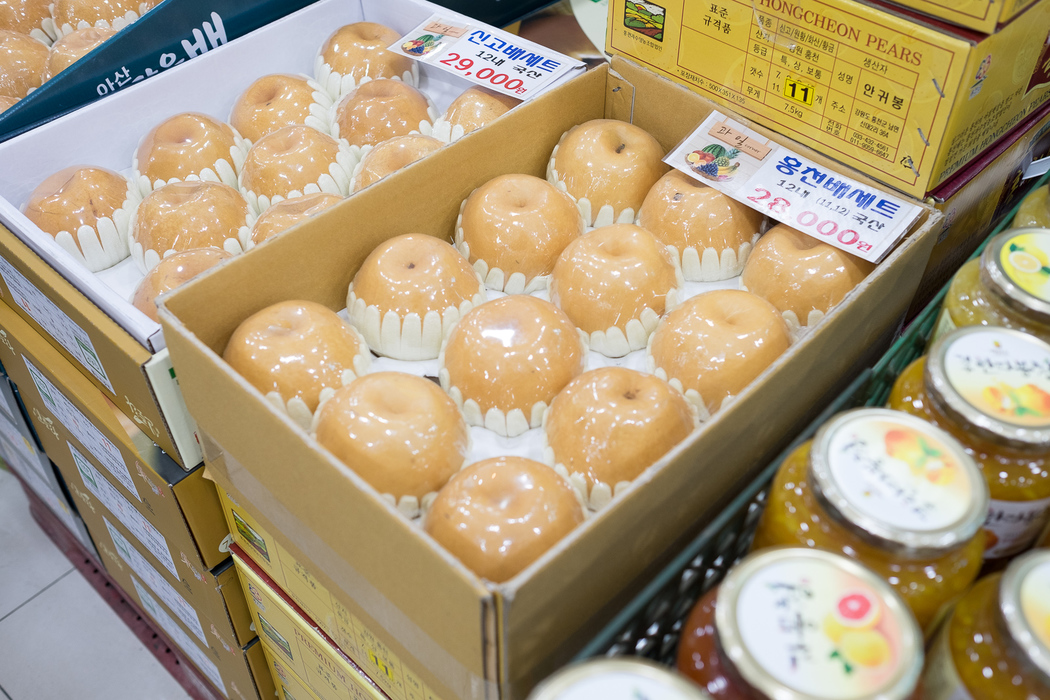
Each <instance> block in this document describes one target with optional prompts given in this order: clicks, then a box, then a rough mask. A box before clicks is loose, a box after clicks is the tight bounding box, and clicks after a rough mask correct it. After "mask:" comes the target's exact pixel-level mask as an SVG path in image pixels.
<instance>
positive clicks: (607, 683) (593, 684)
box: [556, 668, 700, 700]
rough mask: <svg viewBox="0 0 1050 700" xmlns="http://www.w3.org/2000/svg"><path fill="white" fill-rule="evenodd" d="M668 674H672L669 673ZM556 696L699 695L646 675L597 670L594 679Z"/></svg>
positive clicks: (674, 698) (675, 698) (571, 699)
mask: <svg viewBox="0 0 1050 700" xmlns="http://www.w3.org/2000/svg"><path fill="white" fill-rule="evenodd" d="M667 675H668V676H670V675H671V673H670V671H668V673H667ZM556 697H557V700H591V699H592V698H602V699H603V700H639V699H641V700H645V699H646V698H650V699H651V700H657V698H660V699H661V700H662V699H663V698H666V699H667V700H696V699H697V698H698V697H700V692H699V691H697V693H696V695H691V694H687V693H686V692H685V691H684V690H681V689H679V688H677V687H675V686H674V685H672V683H661V682H660V681H659V680H657V679H656V678H652V677H650V676H648V675H646V676H643V675H641V674H639V673H630V672H628V671H620V670H617V671H604V672H599V671H598V670H597V668H596V669H595V674H594V675H593V676H587V677H585V678H581V679H580V680H578V681H576V682H574V683H573V684H572V685H570V686H568V687H566V688H563V689H562V690H560V691H559V692H558V694H557V696H556Z"/></svg>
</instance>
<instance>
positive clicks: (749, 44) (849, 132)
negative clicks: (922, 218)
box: [609, 0, 969, 185]
mask: <svg viewBox="0 0 1050 700" xmlns="http://www.w3.org/2000/svg"><path fill="white" fill-rule="evenodd" d="M664 5H666V7H663V6H664ZM643 6H644V7H645V8H646V10H647V11H648V12H650V14H653V13H655V14H657V15H661V17H660V18H659V20H658V21H659V23H660V24H661V25H666V32H665V33H664V34H663V38H662V39H661V40H660V42H658V43H659V46H658V47H654V46H653V45H652V44H653V43H654V42H653V41H652V39H651V38H648V37H643V36H641V35H640V34H639V30H638V29H636V28H634V27H632V26H631V25H629V24H627V23H625V22H624V21H623V19H622V18H621V17H620V14H621V13H622V12H623V11H624V10H625V9H626V10H628V11H629V9H630V8H631V7H635V8H638V7H643ZM611 7H612V8H613V9H611V10H610V12H611V15H610V30H609V45H610V48H611V49H613V50H614V51H615V52H616V53H621V54H624V55H628V56H631V57H632V58H634V59H635V60H638V61H640V62H641V63H643V64H644V65H648V66H650V67H653V68H656V69H658V70H659V71H661V72H665V73H666V74H668V75H670V76H671V77H673V78H675V79H677V80H679V81H680V82H683V83H686V84H687V85H689V86H690V87H692V88H693V89H695V90H696V91H698V92H700V93H701V94H707V95H708V96H710V97H713V98H715V99H718V100H720V101H722V102H726V103H729V104H730V105H731V106H732V107H733V108H734V109H737V110H739V111H741V112H743V113H745V114H747V113H751V114H757V115H761V116H762V117H763V121H764V122H766V123H767V124H768V125H769V126H771V127H772V128H773V129H775V130H777V131H779V132H781V133H783V134H786V135H790V136H793V137H795V138H799V139H801V140H804V141H806V140H808V142H809V143H814V142H817V143H819V144H821V148H822V150H823V151H824V152H825V153H827V154H828V155H830V156H832V157H835V158H839V159H843V158H845V159H847V162H854V161H855V160H861V161H863V162H864V163H866V164H867V166H868V167H867V171H868V172H871V173H873V174H875V175H877V176H878V177H880V178H882V179H883V180H885V181H887V182H891V183H897V184H898V185H910V184H914V183H916V182H917V181H919V180H920V179H921V177H920V175H919V173H924V174H926V175H927V176H928V175H929V173H930V171H931V170H932V168H933V165H934V164H933V158H934V157H935V156H936V154H937V149H938V146H939V145H940V144H939V142H938V141H937V137H936V136H934V135H937V134H942V133H943V131H944V126H945V124H946V123H947V120H948V117H949V112H950V109H948V108H949V107H950V106H951V104H952V103H953V102H954V99H955V93H956V92H957V89H958V84H959V82H960V77H961V73H962V70H963V67H964V65H965V63H966V56H967V54H968V52H969V46H968V45H967V44H966V43H964V42H962V41H959V40H952V39H948V38H947V37H945V36H943V35H939V34H937V33H935V32H933V31H931V30H928V29H923V28H919V27H916V26H914V25H906V24H905V23H904V22H903V21H902V20H900V19H897V18H894V17H892V16H890V15H886V14H881V13H878V12H876V11H874V10H871V9H870V8H866V7H865V6H863V5H857V4H854V3H850V4H848V5H846V4H845V3H840V2H836V1H835V0H827V1H825V0H754V3H752V1H751V0H714V1H711V0H705V1H704V2H692V1H689V2H685V0H667V2H666V3H664V2H661V3H659V4H653V3H638V4H635V3H633V2H630V0H613V1H612V3H611ZM652 21H657V20H656V19H654V20H652ZM938 107H940V108H938ZM849 158H853V159H854V161H850V160H849Z"/></svg>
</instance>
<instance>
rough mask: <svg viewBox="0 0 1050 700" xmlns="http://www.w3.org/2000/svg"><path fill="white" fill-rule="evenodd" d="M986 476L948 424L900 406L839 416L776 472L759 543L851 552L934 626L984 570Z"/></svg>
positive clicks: (759, 546)
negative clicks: (943, 426) (928, 419)
mask: <svg viewBox="0 0 1050 700" xmlns="http://www.w3.org/2000/svg"><path fill="white" fill-rule="evenodd" d="M987 512H988V486H987V484H986V483H985V479H984V476H983V475H982V474H981V472H980V470H979V469H978V468H977V465H976V464H974V462H973V460H972V459H971V458H970V457H969V455H967V454H966V451H965V450H964V449H963V447H962V446H961V445H960V444H959V443H958V442H957V441H956V440H955V439H954V438H953V437H952V436H951V435H949V434H948V433H946V432H944V431H943V430H940V429H939V428H937V427H935V426H934V425H932V424H931V423H929V422H926V421H923V420H921V419H919V418H917V417H915V416H913V415H911V414H908V413H903V412H901V411H890V410H887V409H884V408H860V409H856V410H853V411H847V412H845V413H840V414H839V415H837V416H835V417H834V418H832V419H831V420H829V421H828V422H827V423H825V424H824V425H823V426H822V427H821V428H820V430H818V431H817V434H816V436H815V437H814V438H813V440H812V441H810V442H807V443H805V444H803V445H800V446H799V447H798V448H797V449H796V450H795V451H794V452H792V453H791V454H790V455H789V456H788V457H787V459H786V460H785V461H784V463H783V465H781V467H780V469H779V470H778V472H777V474H776V477H775V478H774V479H773V485H772V487H771V488H770V492H769V498H768V500H767V503H766V508H765V511H764V512H763V514H762V518H761V520H759V523H758V528H757V530H756V532H755V540H754V544H753V546H752V550H753V551H754V550H758V549H762V548H765V547H770V546H774V545H794V546H804V547H816V548H818V549H825V550H828V551H832V552H837V553H839V554H844V555H846V556H848V557H852V558H854V559H857V560H858V561H860V562H862V563H863V564H865V565H866V566H868V567H869V568H870V569H871V570H872V571H874V572H875V573H877V574H878V575H879V576H881V577H882V578H883V579H884V580H885V581H886V582H887V583H889V584H890V585H891V586H893V588H894V589H895V590H896V591H897V593H898V594H899V595H900V596H901V598H902V599H903V600H904V602H905V603H906V604H907V605H908V607H909V608H910V609H911V611H912V613H913V614H914V615H915V618H916V620H917V621H918V622H919V625H920V626H921V627H922V628H923V629H924V630H925V631H926V632H927V633H928V634H929V633H931V632H932V631H933V628H934V626H935V625H936V623H937V621H938V620H940V619H941V617H942V613H943V612H944V611H945V610H946V609H947V607H948V606H949V605H950V604H951V603H952V602H954V601H955V600H957V599H958V598H959V596H961V595H962V594H963V593H964V592H965V591H966V590H967V589H968V588H969V587H970V584H972V583H973V581H974V579H976V578H977V574H978V572H979V571H980V569H981V564H982V555H983V554H984V535H983V533H982V532H981V525H982V524H983V523H984V520H985V516H986V515H987Z"/></svg>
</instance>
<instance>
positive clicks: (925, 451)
mask: <svg viewBox="0 0 1050 700" xmlns="http://www.w3.org/2000/svg"><path fill="white" fill-rule="evenodd" d="M885 445H886V454H888V455H889V456H890V457H893V458H894V459H899V460H901V461H902V462H904V463H905V464H907V465H908V466H909V467H910V468H911V471H912V473H913V474H916V475H921V476H922V477H923V478H925V479H926V480H927V481H929V482H930V483H932V484H938V485H944V484H947V483H950V482H951V481H952V480H953V479H954V478H955V473H956V471H957V470H956V469H955V467H956V465H955V463H954V462H953V461H951V460H950V459H948V458H947V457H946V455H945V454H944V452H942V451H941V450H939V449H937V448H936V447H933V446H932V445H931V444H930V443H929V442H928V441H927V440H926V438H924V437H923V436H921V435H919V434H918V433H915V432H913V431H911V430H888V431H886V437H885Z"/></svg>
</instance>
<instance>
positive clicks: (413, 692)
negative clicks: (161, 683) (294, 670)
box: [219, 488, 440, 700]
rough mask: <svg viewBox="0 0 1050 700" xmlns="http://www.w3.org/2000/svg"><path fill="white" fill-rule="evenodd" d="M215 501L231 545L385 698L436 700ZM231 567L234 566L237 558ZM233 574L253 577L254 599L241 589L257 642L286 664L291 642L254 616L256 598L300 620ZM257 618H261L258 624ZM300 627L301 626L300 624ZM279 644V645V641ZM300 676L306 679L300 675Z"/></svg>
mask: <svg viewBox="0 0 1050 700" xmlns="http://www.w3.org/2000/svg"><path fill="white" fill-rule="evenodd" d="M219 497H220V500H221V501H222V504H223V510H224V512H225V513H226V516H227V517H226V520H227V523H228V524H229V525H230V529H231V530H232V534H233V537H234V541H235V542H236V543H237V544H238V545H239V546H240V547H241V549H242V550H243V551H244V553H245V554H247V555H248V556H249V557H250V558H251V560H252V561H254V562H255V563H256V564H257V565H258V566H259V568H260V569H262V570H263V571H264V572H265V573H266V575H267V576H269V577H270V578H271V579H273V580H274V582H276V583H277V585H279V586H281V588H282V589H283V591H284V593H285V594H286V595H287V596H288V597H289V598H291V599H292V600H293V601H295V603H296V605H298V606H299V607H300V608H302V609H303V611H304V612H305V613H306V614H307V615H309V616H310V617H311V618H312V619H313V621H314V622H315V623H316V624H318V625H320V627H321V629H322V630H323V631H324V632H325V634H327V635H328V636H329V637H331V638H332V640H333V641H334V642H335V643H336V644H337V645H338V646H339V648H340V649H341V650H342V651H343V653H344V654H346V655H347V656H349V657H350V658H351V659H353V660H354V662H355V663H357V664H358V665H360V666H361V668H362V669H363V670H364V671H365V672H366V673H367V674H368V675H369V677H370V678H371V679H372V680H373V681H374V682H375V683H376V684H377V685H378V686H379V687H380V688H382V689H383V691H384V692H385V693H387V694H388V695H389V696H390V697H391V698H393V700H440V698H438V696H437V695H436V694H435V693H434V692H433V691H431V689H430V688H429V687H428V686H427V685H425V684H424V683H423V682H422V680H421V679H420V678H419V677H418V676H417V675H416V674H414V673H413V672H412V671H410V670H409V669H408V668H407V667H406V666H404V665H403V664H402V663H401V659H400V658H399V657H398V656H397V654H395V653H394V652H393V651H392V650H391V649H390V648H389V647H388V646H387V645H386V644H384V643H383V642H382V641H381V640H380V639H379V638H378V637H377V636H376V635H375V634H374V633H373V632H372V631H371V630H370V629H369V628H368V627H367V626H366V625H365V624H364V623H363V622H362V621H361V620H360V618H358V617H357V616H356V615H353V614H352V613H351V612H350V611H349V610H347V609H346V607H345V606H343V605H342V604H341V603H339V601H338V600H336V599H335V598H334V597H333V596H332V595H331V593H330V592H329V590H328V589H327V588H326V587H325V586H324V585H323V584H322V583H321V582H320V581H319V580H318V579H317V578H316V577H314V575H313V574H312V573H311V572H310V569H309V568H308V567H307V566H305V565H304V564H302V562H300V561H297V560H296V559H295V558H294V557H292V555H291V554H289V552H288V550H286V549H285V548H284V547H282V546H281V545H280V543H278V542H277V541H275V540H274V539H273V538H272V537H271V536H270V535H269V533H267V532H266V530H264V529H263V528H262V527H261V526H260V525H259V523H258V522H257V521H256V520H255V519H254V518H253V517H251V515H250V514H249V513H248V512H246V511H245V510H244V508H242V507H241V506H240V505H238V504H237V503H236V502H234V501H233V499H232V498H230V496H229V494H227V493H226V492H225V491H224V490H223V489H221V488H220V489H219ZM234 562H237V559H236V558H235V559H234ZM237 570H238V571H239V572H241V573H242V582H243V581H244V577H245V576H251V577H253V580H252V584H251V585H252V586H253V587H254V590H255V593H254V594H253V589H251V588H249V584H248V583H244V585H245V588H246V593H247V594H248V604H249V608H251V610H252V617H253V619H254V620H255V623H256V629H257V630H258V631H259V637H260V639H262V640H263V641H264V642H268V644H269V646H270V648H272V649H273V650H274V651H276V652H281V651H284V650H285V649H287V652H286V659H287V660H288V661H289V662H291V661H292V656H293V654H292V650H293V647H294V644H293V641H294V640H292V641H289V635H288V634H285V633H284V632H287V630H280V629H279V628H278V627H277V624H276V622H275V621H274V620H273V619H270V618H272V617H273V615H272V614H271V615H267V614H266V611H265V610H263V611H262V616H258V615H257V612H258V610H259V606H258V598H259V597H260V596H261V597H262V598H263V599H264V600H271V599H272V600H275V601H277V602H278V603H279V604H280V605H281V606H283V607H284V609H286V610H287V613H288V616H290V619H294V620H301V619H302V618H300V617H299V616H298V614H296V613H295V611H294V610H292V609H291V608H289V607H287V606H286V604H285V603H284V602H283V601H279V599H277V598H273V597H267V596H266V595H265V591H263V590H262V589H259V586H262V587H263V588H266V586H265V584H264V583H263V582H262V580H261V579H259V578H258V577H256V576H255V574H254V573H253V572H251V571H250V570H248V569H246V568H245V567H244V566H241V565H238V567H237ZM245 572H247V573H245ZM275 604H276V603H275ZM261 617H265V618H266V619H259V618H261ZM303 624H304V625H305V622H304V623H303ZM271 634H272V636H270V635H271ZM315 634H316V633H315ZM279 639H283V640H284V641H283V642H281V641H279ZM318 639H320V637H318ZM304 644H305V642H304ZM310 651H311V653H312V654H313V655H314V656H315V657H316V656H317V654H318V653H319V652H318V651H317V648H316V647H313V648H310ZM303 673H304V674H305V671H303ZM313 673H314V674H316V675H317V676H318V678H319V679H320V680H323V681H324V685H325V686H326V687H329V688H333V687H337V686H338V683H337V681H338V678H337V677H336V676H334V675H333V671H332V670H331V669H328V668H326V667H324V666H318V667H317V668H315V669H314V670H313ZM333 684H335V685H334V686H333ZM315 690H316V688H315ZM373 690H374V689H373ZM324 700H327V698H324Z"/></svg>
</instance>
